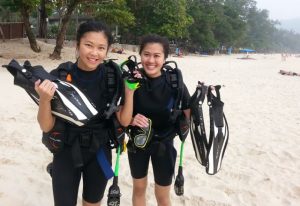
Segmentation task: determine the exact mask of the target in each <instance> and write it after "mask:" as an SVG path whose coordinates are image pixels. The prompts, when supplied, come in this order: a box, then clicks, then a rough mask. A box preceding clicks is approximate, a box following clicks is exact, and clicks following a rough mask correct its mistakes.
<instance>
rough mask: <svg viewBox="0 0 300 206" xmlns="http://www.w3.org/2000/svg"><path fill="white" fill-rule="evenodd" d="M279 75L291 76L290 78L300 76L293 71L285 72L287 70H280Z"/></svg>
mask: <svg viewBox="0 0 300 206" xmlns="http://www.w3.org/2000/svg"><path fill="white" fill-rule="evenodd" d="M279 74H282V75H289V76H300V73H296V72H292V71H285V70H280V71H279Z"/></svg>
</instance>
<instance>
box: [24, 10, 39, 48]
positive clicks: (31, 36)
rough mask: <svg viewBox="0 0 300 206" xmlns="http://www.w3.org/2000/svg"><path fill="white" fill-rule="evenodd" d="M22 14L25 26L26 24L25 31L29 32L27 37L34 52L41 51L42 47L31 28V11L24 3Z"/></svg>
mask: <svg viewBox="0 0 300 206" xmlns="http://www.w3.org/2000/svg"><path fill="white" fill-rule="evenodd" d="M21 15H22V17H23V21H24V26H25V31H26V34H27V38H28V40H29V43H30V47H31V49H32V50H33V51H34V52H40V51H41V48H40V47H39V46H38V44H37V42H36V38H35V36H34V34H33V32H32V30H31V27H30V22H29V12H28V9H27V8H26V6H25V5H23V6H22V7H21Z"/></svg>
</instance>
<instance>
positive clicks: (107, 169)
mask: <svg viewBox="0 0 300 206" xmlns="http://www.w3.org/2000/svg"><path fill="white" fill-rule="evenodd" d="M97 160H98V163H99V165H100V167H101V169H102V171H103V173H104V175H105V177H106V179H108V180H109V179H110V178H112V177H113V176H114V172H113V170H112V168H111V165H110V164H109V162H108V161H107V158H106V155H105V153H104V150H103V148H100V149H99V150H98V152H97Z"/></svg>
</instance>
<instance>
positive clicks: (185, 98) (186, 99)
mask: <svg viewBox="0 0 300 206" xmlns="http://www.w3.org/2000/svg"><path fill="white" fill-rule="evenodd" d="M190 98H191V95H190V93H189V90H188V89H187V87H186V85H185V84H184V87H183V95H182V109H183V110H185V109H189V108H190Z"/></svg>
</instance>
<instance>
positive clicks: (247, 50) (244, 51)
mask: <svg viewBox="0 0 300 206" xmlns="http://www.w3.org/2000/svg"><path fill="white" fill-rule="evenodd" d="M240 52H243V53H251V52H256V51H255V50H253V49H247V48H245V49H240Z"/></svg>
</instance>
